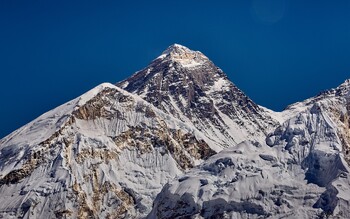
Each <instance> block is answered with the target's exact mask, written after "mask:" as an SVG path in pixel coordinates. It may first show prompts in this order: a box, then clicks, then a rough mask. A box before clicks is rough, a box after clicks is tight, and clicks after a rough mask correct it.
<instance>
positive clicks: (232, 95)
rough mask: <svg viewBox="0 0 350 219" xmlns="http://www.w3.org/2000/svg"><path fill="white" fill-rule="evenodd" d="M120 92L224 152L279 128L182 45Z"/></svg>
mask: <svg viewBox="0 0 350 219" xmlns="http://www.w3.org/2000/svg"><path fill="white" fill-rule="evenodd" d="M117 86H119V87H121V88H123V89H125V90H127V91H129V92H131V93H134V94H137V95H139V96H141V97H142V98H144V99H145V100H146V101H148V102H149V103H151V104H153V105H154V106H156V107H157V108H159V109H161V110H163V111H164V112H165V113H168V114H171V115H173V116H174V117H175V118H178V119H180V120H181V121H183V122H186V123H189V124H193V126H195V127H197V128H198V129H199V130H201V131H202V132H203V133H206V135H208V136H211V138H212V139H213V140H215V141H217V142H218V143H220V144H221V145H222V146H223V147H227V146H229V145H233V144H237V143H239V142H241V141H243V140H245V139H247V138H248V139H263V138H265V135H266V134H267V132H268V130H269V128H271V126H273V124H276V123H278V122H277V121H275V120H274V119H272V118H271V116H270V113H269V112H267V111H266V110H263V109H262V108H260V107H259V106H258V105H257V104H255V103H254V102H253V101H252V100H251V99H250V98H249V97H248V96H246V95H245V94H244V93H243V92H242V91H241V90H240V89H239V88H237V87H236V86H235V85H234V84H233V83H232V82H231V81H230V80H229V79H228V77H227V75H226V74H225V73H224V72H223V71H222V70H221V69H220V68H218V67H217V66H216V65H215V64H214V63H213V62H211V61H210V60H209V59H208V58H207V57H206V56H205V55H203V54H202V53H201V52H198V51H192V50H190V49H188V48H187V47H184V46H181V45H178V44H174V45H172V46H170V47H169V48H168V49H166V50H165V52H163V54H162V55H161V56H160V57H159V58H157V59H155V60H153V61H152V62H151V63H150V64H149V65H148V66H147V67H146V68H144V69H142V70H141V71H139V72H136V73H135V74H134V75H132V76H131V77H130V78H127V79H126V80H124V81H122V82H120V83H118V84H117Z"/></svg>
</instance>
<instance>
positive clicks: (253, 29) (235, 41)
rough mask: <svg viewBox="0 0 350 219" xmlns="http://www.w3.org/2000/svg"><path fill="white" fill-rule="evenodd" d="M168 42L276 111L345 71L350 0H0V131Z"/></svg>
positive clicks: (118, 75)
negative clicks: (200, 57)
mask: <svg viewBox="0 0 350 219" xmlns="http://www.w3.org/2000/svg"><path fill="white" fill-rule="evenodd" d="M173 43H179V44H182V45H185V46H187V47H189V48H191V49H194V50H200V51H202V52H203V53H204V54H205V55H207V56H208V57H209V58H210V59H211V60H212V61H213V62H214V63H216V65H218V66H219V67H220V68H222V69H223V70H224V71H225V72H226V74H228V76H229V78H230V79H231V80H232V81H233V82H234V83H235V84H236V85H237V86H238V87H239V88H241V89H242V90H243V91H244V92H245V93H246V94H247V95H248V96H250V97H251V98H252V99H253V100H254V101H255V102H257V103H258V104H260V105H263V106H266V107H268V108H271V109H274V110H282V109H283V108H284V107H286V106H287V105H288V104H291V103H293V102H296V101H300V100H303V99H305V98H308V97H311V96H313V95H316V94H318V93H319V92H320V91H322V90H325V89H328V88H332V87H336V86H338V85H339V84H340V83H342V82H343V81H344V80H345V79H346V78H350V59H349V58H350V1H349V0H347V1H342V0H337V1H329V0H319V1H314V0H237V1H206V0H203V1H198V0H196V1H195V0H177V1H164V0H162V1H126V0H124V1H122V0H119V1H108V0H105V1H89V0H83V1H71V0H69V1H66V0H59V1H58V0H50V1H47V0H42V1H39V0H36V1H32V0H23V1H20V0H1V1H0V72H1V80H0V81H1V86H0V98H1V105H0V121H1V125H0V138H1V137H3V136H5V135H6V134H9V133H10V132H12V131H14V130H15V129H17V128H19V127H20V126H22V125H24V124H26V123H27V122H29V121H31V120H32V119H34V118H36V117H37V116H39V115H40V114H42V113H44V112H46V111H48V110H50V109H52V108H54V107H56V106H58V105H60V104H63V103H64V102H66V101H68V100H70V99H73V98H75V97H77V96H79V95H80V94H82V93H83V92H85V91H87V90H89V89H90V88H92V87H94V86H96V85H98V84H99V83H101V82H112V83H115V82H118V81H120V80H122V79H124V78H126V77H128V76H129V75H131V74H132V73H134V72H135V71H137V70H139V69H141V68H143V67H145V66H146V65H147V64H148V63H149V62H150V61H151V60H152V59H154V58H155V57H157V56H158V55H159V54H160V53H161V52H162V51H163V50H164V49H166V47H168V46H169V45H170V44H173Z"/></svg>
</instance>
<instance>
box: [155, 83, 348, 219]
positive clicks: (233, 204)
mask: <svg viewBox="0 0 350 219" xmlns="http://www.w3.org/2000/svg"><path fill="white" fill-rule="evenodd" d="M349 82H350V81H349V80H347V81H346V82H345V83H343V84H342V85H340V86H339V87H338V88H336V89H332V90H330V91H327V92H324V93H322V94H321V95H318V96H316V97H314V98H310V99H308V100H306V101H304V102H301V103H296V104H294V105H291V106H290V107H288V108H287V109H286V111H284V112H282V113H281V114H280V115H281V117H285V118H287V117H288V115H289V117H290V118H289V119H287V121H285V122H284V123H283V124H282V125H281V126H279V127H277V128H276V129H275V131H274V132H272V133H270V134H269V135H268V137H267V138H266V142H243V143H241V144H239V145H238V146H236V147H230V148H229V149H226V150H224V151H221V152H220V153H219V154H217V155H214V156H212V157H211V158H210V159H208V160H207V161H205V162H204V163H203V164H201V165H200V166H199V167H196V168H194V169H193V170H191V171H189V172H188V173H186V174H185V175H184V176H181V177H180V178H178V179H175V180H173V181H172V182H170V183H169V184H167V185H166V186H165V187H164V188H163V190H162V192H161V193H160V194H159V195H158V196H157V198H156V200H155V202H154V208H153V210H152V212H151V214H150V215H149V218H175V217H177V216H179V215H187V216H188V217H189V218H190V217H192V218H210V217H214V218H222V217H228V218H266V217H269V218H323V217H332V218H350V205H349V204H350V176H349V170H350V169H349V155H348V154H349V152H348V151H349V124H350V123H349V121H350V120H349V116H348V115H349V112H350V110H349V109H350V108H349V104H348V103H349V102H348V100H349V97H350V95H349V90H350V83H349Z"/></svg>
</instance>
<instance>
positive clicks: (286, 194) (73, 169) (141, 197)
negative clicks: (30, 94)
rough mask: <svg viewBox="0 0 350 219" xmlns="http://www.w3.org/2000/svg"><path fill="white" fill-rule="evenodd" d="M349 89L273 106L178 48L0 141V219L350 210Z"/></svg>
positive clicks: (302, 214) (264, 214) (343, 214)
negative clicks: (260, 102) (276, 108)
mask: <svg viewBox="0 0 350 219" xmlns="http://www.w3.org/2000/svg"><path fill="white" fill-rule="evenodd" d="M349 92H350V80H346V81H345V82H344V83H342V84H341V85H339V86H338V87H337V88H335V89H331V90H329V91H326V92H323V93H321V94H320V95H318V96H315V97H312V98H309V99H307V100H305V101H302V102H298V103H295V104H292V105H290V106H288V107H287V108H286V110H285V111H283V112H274V111H272V110H269V109H266V108H264V107H261V106H259V105H257V104H256V103H254V102H253V101H252V100H251V99H250V98H249V97H248V96H246V95H245V94H244V93H243V92H242V91H241V90H240V89H239V88H238V87H236V85H234V83H232V82H231V81H229V80H228V77H227V76H226V74H225V73H224V72H223V71H222V70H221V69H220V68H218V67H217V66H216V65H215V64H214V63H212V62H211V61H210V60H209V59H208V58H207V57H206V56H205V55H203V54H202V53H201V52H198V51H192V50H190V49H188V48H187V47H184V46H181V45H179V44H174V45H171V46H170V47H168V48H167V49H166V50H165V51H164V52H163V53H162V54H161V55H160V56H159V57H157V58H156V59H154V60H153V61H152V62H151V63H150V64H149V65H148V66H147V67H146V68H144V69H142V70H140V71H138V72H136V73H135V74H133V75H132V76H130V77H129V78H127V79H125V80H123V81H121V82H119V83H117V84H116V85H113V84H110V83H103V84H100V85H98V86H97V87H95V88H93V89H92V90H90V91H88V92H86V93H85V94H83V95H82V96H80V97H78V98H75V99H73V100H71V101H69V102H67V103H65V104H63V105H61V106H59V107H57V108H55V109H53V110H51V111H49V112H47V113H45V114H43V115H41V116H39V117H38V118H36V119H35V120H33V121H32V122H30V123H28V124H27V125H25V126H23V127H21V128H19V129H18V130H16V131H14V132H12V133H11V134H10V135H8V136H6V137H4V138H3V139H1V140H0V194H1V196H0V216H2V217H5V218H18V217H22V218H31V217H36V218H45V217H50V218H62V217H65V218H87V217H89V218H99V217H105V218H135V217H136V218H143V217H146V216H147V215H148V217H149V218H174V217H181V216H185V215H186V216H188V217H190V216H191V217H199V218H201V217H204V218H210V217H226V216H227V217H236V218H245V217H252V218H254V217H269V216H273V215H279V216H285V217H292V215H293V214H291V212H293V210H295V209H297V208H298V209H299V210H298V212H297V215H298V216H300V217H310V218H312V217H313V216H314V215H317V217H318V216H319V217H321V216H325V215H332V214H333V215H334V216H338V217H350V213H349V212H348V210H346V209H348V207H349V206H348V205H349V204H348V203H350V200H348V199H349V198H348V197H350V183H349V182H350V180H349V176H348V173H349V171H350V169H349V164H350V156H349V153H350V152H349V151H350V134H349V133H350V128H349V127H350V95H349ZM192 184H193V185H192ZM339 185H340V186H339ZM307 191H309V192H307ZM248 198H249V199H248ZM153 201H154V204H152V203H153ZM152 205H153V208H152ZM312 214H314V215H312Z"/></svg>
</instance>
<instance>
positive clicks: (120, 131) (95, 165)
mask: <svg viewBox="0 0 350 219" xmlns="http://www.w3.org/2000/svg"><path fill="white" fill-rule="evenodd" d="M207 143H209V144H210V145H211V146H212V147H213V148H214V149H215V147H216V149H219V146H218V145H215V144H214V143H212V142H211V141H210V140H208V139H207V138H206V137H205V136H203V135H202V134H201V133H200V132H199V131H198V130H196V128H194V127H191V126H189V125H187V124H184V123H182V122H180V121H179V120H177V119H175V118H172V117H171V116H169V115H166V114H164V113H163V112H162V111H160V110H158V109H156V108H155V107H154V106H152V105H151V104H149V103H147V102H145V101H144V100H142V99H141V98H139V97H137V96H134V95H132V94H129V93H128V92H126V91H123V90H121V89H120V88H118V87H116V86H114V85H112V84H107V83H105V84H102V85H100V86H98V87H96V88H94V89H92V90H91V91H89V92H87V93H86V94H84V95H82V96H81V97H79V98H77V99H74V100H72V101H70V102H68V103H67V104H64V105H62V106H60V107H58V108H56V109H54V110H52V111H50V112H48V113H46V114H44V115H42V116H40V117H39V118H37V119H36V120H34V121H33V122H31V123H29V124H28V125H26V126H24V127H22V128H21V129H19V130H18V131H15V132H14V133H12V134H11V135H9V136H8V137H6V138H4V139H2V140H1V142H0V194H1V195H0V217H4V218H17V217H24V218H55V217H57V218H60V217H68V218H87V217H90V218H97V217H100V218H121V217H140V216H142V215H145V214H147V213H148V212H149V210H150V209H151V204H152V201H153V199H154V197H155V196H156V194H157V193H158V192H159V191H160V189H161V187H162V186H163V185H164V184H165V183H167V182H168V181H169V180H170V179H172V178H174V177H176V176H178V175H179V174H181V173H182V172H183V171H184V170H186V169H188V168H190V167H193V166H194V165H195V164H198V163H200V162H201V160H203V159H206V158H207V157H209V156H210V155H212V154H214V153H215V152H214V150H212V149H211V148H210V147H209V146H208V144H207Z"/></svg>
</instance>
